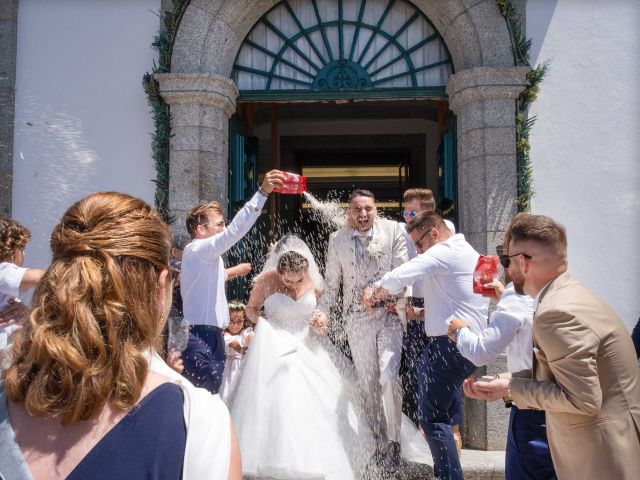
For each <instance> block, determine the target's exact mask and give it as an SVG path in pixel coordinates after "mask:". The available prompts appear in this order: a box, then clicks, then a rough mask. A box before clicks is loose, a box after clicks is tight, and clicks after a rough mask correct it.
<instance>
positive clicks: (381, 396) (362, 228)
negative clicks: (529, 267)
mask: <svg viewBox="0 0 640 480" xmlns="http://www.w3.org/2000/svg"><path fill="white" fill-rule="evenodd" d="M407 260H408V256H407V245H406V242H405V238H404V235H403V233H402V229H401V228H400V225H398V223H397V222H392V221H391V220H386V219H383V218H379V217H378V214H377V210H376V205H375V199H374V196H373V194H372V193H371V192H370V191H368V190H355V191H354V192H352V194H351V196H350V199H349V209H348V211H347V225H345V226H344V227H343V228H341V229H340V230H338V231H337V232H334V233H332V234H331V236H330V237H329V246H328V247H327V263H326V269H325V284H324V290H323V293H322V297H320V300H319V302H318V313H317V314H316V315H315V318H314V321H313V322H312V324H313V325H314V326H320V327H321V326H323V325H326V323H327V321H328V315H329V314H330V311H331V309H332V308H333V307H334V306H335V304H336V301H337V299H338V292H339V289H340V285H342V321H343V322H344V328H345V331H346V333H347V340H348V342H349V347H350V349H351V356H352V358H353V364H354V366H355V368H356V374H357V377H358V384H359V387H360V390H361V393H362V395H363V400H364V401H365V403H366V407H367V413H368V416H369V420H370V423H371V427H372V430H373V432H374V435H375V436H376V437H377V440H378V443H379V445H378V452H377V453H378V455H377V457H379V459H380V460H383V458H384V463H385V467H386V468H387V470H388V471H389V473H393V472H395V471H396V470H397V468H398V466H399V464H400V424H401V422H402V385H401V383H400V355H401V351H402V326H401V325H400V321H399V319H398V317H397V316H396V315H392V314H390V313H388V312H387V310H386V309H385V308H384V305H383V304H380V305H377V306H376V308H374V309H373V310H372V311H368V310H366V309H365V308H364V307H363V306H362V305H360V303H359V298H360V293H361V291H362V290H363V289H364V288H365V287H366V286H367V285H369V284H371V283H373V282H376V281H378V280H380V278H382V276H383V275H384V274H385V273H387V272H389V271H391V270H393V269H394V268H395V267H397V266H399V265H401V264H403V263H404V262H406V261H407Z"/></svg>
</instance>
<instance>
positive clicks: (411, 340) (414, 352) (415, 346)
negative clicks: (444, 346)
mask: <svg viewBox="0 0 640 480" xmlns="http://www.w3.org/2000/svg"><path fill="white" fill-rule="evenodd" d="M427 342H428V339H427V335H426V333H424V321H416V320H413V321H409V322H407V331H406V333H405V335H404V337H403V340H402V367H401V370H400V372H401V374H402V383H403V392H404V393H403V410H404V411H405V413H406V414H407V416H408V417H409V418H410V419H411V420H412V421H414V422H415V423H416V424H418V423H419V418H418V392H419V390H420V383H422V382H421V381H420V371H419V365H420V358H421V357H422V353H423V352H424V349H425V347H426V345H427ZM462 412H463V401H462V388H458V389H457V392H456V396H455V399H454V402H453V403H452V404H451V409H450V411H449V415H450V416H451V420H452V421H451V425H461V424H462V415H463V413H462Z"/></svg>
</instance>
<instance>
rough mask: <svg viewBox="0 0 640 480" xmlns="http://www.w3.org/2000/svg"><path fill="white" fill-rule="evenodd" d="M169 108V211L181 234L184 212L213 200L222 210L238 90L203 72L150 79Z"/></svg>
mask: <svg viewBox="0 0 640 480" xmlns="http://www.w3.org/2000/svg"><path fill="white" fill-rule="evenodd" d="M155 78H156V80H157V81H158V83H159V85H160V94H161V95H162V98H164V100H165V101H166V102H167V103H168V104H169V106H170V109H171V135H172V137H171V143H170V153H169V162H170V163H169V211H170V212H171V215H174V216H175V217H176V221H175V223H174V230H175V231H180V232H184V231H185V226H184V219H185V215H186V212H187V211H189V210H190V209H191V208H192V207H194V206H195V205H197V204H199V203H204V202H210V201H212V200H216V201H218V202H220V206H221V207H222V208H223V210H224V211H225V212H226V209H227V189H228V186H227V175H228V172H229V158H228V156H229V144H228V142H229V118H230V117H231V115H233V114H234V113H235V109H236V98H238V95H239V93H238V89H237V88H236V86H235V84H234V83H233V82H232V81H231V80H230V79H229V78H226V77H223V76H220V75H213V74H207V73H194V74H184V73H165V74H158V75H156V76H155Z"/></svg>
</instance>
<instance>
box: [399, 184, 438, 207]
mask: <svg viewBox="0 0 640 480" xmlns="http://www.w3.org/2000/svg"><path fill="white" fill-rule="evenodd" d="M415 200H417V201H419V202H420V208H421V209H422V210H429V211H435V209H436V199H435V197H434V196H433V192H432V191H431V190H429V189H428V188H410V189H409V190H407V191H405V192H404V195H403V196H402V202H403V203H409V202H413V201H415Z"/></svg>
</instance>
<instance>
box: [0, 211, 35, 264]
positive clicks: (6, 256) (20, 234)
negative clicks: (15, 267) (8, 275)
mask: <svg viewBox="0 0 640 480" xmlns="http://www.w3.org/2000/svg"><path fill="white" fill-rule="evenodd" d="M29 240H31V231H30V230H29V229H28V228H27V227H25V226H24V225H21V224H20V223H18V222H16V221H15V220H13V219H11V218H4V217H2V218H0V262H8V261H11V258H12V256H13V254H14V253H15V252H16V251H18V250H22V249H24V247H25V246H26V245H27V243H28V242H29Z"/></svg>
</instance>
